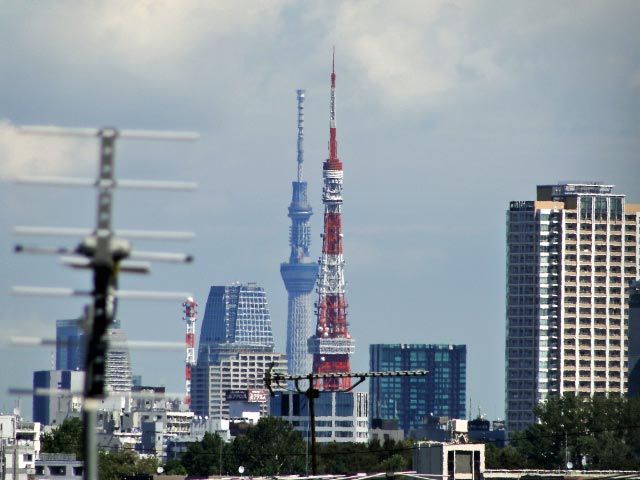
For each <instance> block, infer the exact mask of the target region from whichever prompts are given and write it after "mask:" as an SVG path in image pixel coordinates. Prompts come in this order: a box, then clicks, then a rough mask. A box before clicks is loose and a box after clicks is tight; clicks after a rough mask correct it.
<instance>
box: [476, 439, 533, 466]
mask: <svg viewBox="0 0 640 480" xmlns="http://www.w3.org/2000/svg"><path fill="white" fill-rule="evenodd" d="M527 465H528V463H527V458H526V457H525V456H524V455H522V453H520V450H518V449H517V448H515V447H512V446H511V445H507V446H506V447H504V448H498V447H496V446H495V445H494V444H492V443H487V444H486V445H485V467H486V468H492V469H508V470H509V469H518V468H525V467H526V466H527Z"/></svg>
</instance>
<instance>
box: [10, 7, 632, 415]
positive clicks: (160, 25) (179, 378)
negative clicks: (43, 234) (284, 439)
mask: <svg viewBox="0 0 640 480" xmlns="http://www.w3.org/2000/svg"><path fill="white" fill-rule="evenodd" d="M225 5H226V6H225V7H224V8H222V7H221V6H220V4H218V3H217V2H205V3H197V2H191V1H185V2H180V4H179V5H171V4H163V5H154V6H150V7H149V8H135V7H133V6H131V5H130V2H125V1H124V0H114V1H112V2H105V1H101V2H95V3H91V4H77V3H71V2H64V1H63V2H39V3H38V4H37V5H34V4H31V3H20V2H10V3H9V4H7V5H6V6H5V8H3V15H2V16H1V17H0V51H1V52H2V56H3V59H4V60H3V61H4V69H3V73H4V74H3V75H2V78H0V87H1V88H0V101H1V103H2V105H3V113H2V115H1V119H0V159H1V161H0V176H1V177H2V178H3V179H6V178H8V177H12V176H15V175H26V174H50V175H60V176H92V175H95V172H96V167H97V158H96V156H97V148H96V145H95V143H94V142H93V141H92V140H74V139H70V138H62V139H57V138H36V137H27V136H21V135H18V134H17V132H16V130H15V128H14V126H15V125H22V124H57V125H64V126H77V127H83V126H103V125H114V126H116V127H120V128H153V129H167V130H177V129H186V130H197V131H199V132H200V134H201V140H200V141H199V142H198V143H197V144H194V145H188V146H185V145H179V146H174V145H164V144H163V145H160V144H158V143H151V142H135V143H134V142H126V141H122V142H120V143H119V144H118V148H117V152H116V162H117V164H116V174H117V176H118V177H120V178H134V179H135V178H153V179H173V180H197V181H198V182H199V189H198V190H197V191H196V192H195V193H189V194H183V193H162V194H160V193H153V192H152V193H139V192H130V191H118V192H116V196H115V208H116V209H115V218H116V226H117V227H118V228H131V229H147V228H148V229H160V230H165V229H166V230H187V231H191V230H193V231H195V232H196V234H197V235H196V238H195V240H194V241H193V242H191V243H189V244H185V245H182V244H177V243H173V242H162V243H156V242H153V243H152V242H147V241H138V242H134V244H135V246H136V247H138V248H141V249H145V250H153V249H158V250H169V251H183V250H184V251H188V252H190V253H193V254H194V257H195V262H194V264H193V265H190V266H176V265H164V264H162V265H161V264H159V265H154V266H153V272H152V274H151V275H148V276H139V277H138V276H136V277H134V276H126V275H123V276H122V278H121V279H120V285H121V287H122V288H126V289H148V290H175V291H185V292H192V293H193V294H194V296H195V298H196V300H197V301H198V302H199V303H200V304H201V305H202V306H203V305H204V302H205V299H206V297H207V294H208V289H209V286H210V285H212V284H215V285H225V284H230V283H232V282H233V281H236V280H242V281H249V280H253V281H256V282H258V283H259V284H260V285H261V286H263V287H264V289H265V291H266V293H267V295H268V296H269V300H270V305H269V306H270V310H271V317H272V323H273V336H274V342H275V348H276V350H277V351H280V352H284V351H285V342H286V318H287V306H288V305H287V304H288V299H287V293H286V290H285V289H284V288H283V285H282V278H281V276H280V272H279V263H280V262H281V261H282V260H283V259H286V258H287V256H288V255H289V253H290V249H289V247H288V246H287V228H288V227H289V224H290V219H289V218H287V216H286V214H285V212H284V211H283V210H284V208H285V207H286V205H288V203H289V202H290V200H291V197H290V195H291V190H290V181H291V176H292V173H293V172H292V167H293V165H292V163H291V162H292V159H293V158H294V157H295V154H296V151H295V145H294V142H293V138H294V137H295V135H296V121H295V118H294V116H293V115H292V112H294V111H295V107H296V103H295V100H296V99H295V90H296V89H298V88H300V87H304V88H305V90H306V98H305V106H306V107H305V153H306V158H305V177H304V178H305V181H307V182H308V189H307V191H308V198H309V201H310V203H311V204H312V205H314V206H316V212H317V211H318V210H317V208H319V206H320V201H321V195H322V184H321V183H322V162H323V161H324V159H325V158H326V156H327V155H326V152H327V138H326V137H327V126H328V121H327V76H326V73H327V58H328V56H330V54H331V47H332V46H333V45H335V46H336V69H337V71H338V72H339V75H340V86H339V87H340V89H339V91H338V98H337V101H338V104H339V109H340V111H339V128H340V144H339V148H340V154H341V156H342V157H343V158H344V159H345V160H346V161H348V168H347V169H345V178H344V192H345V195H344V197H345V198H344V200H345V208H344V211H343V212H342V214H343V218H344V235H345V243H344V248H345V256H346V258H347V261H348V267H347V268H348V270H347V278H348V284H347V288H348V300H349V321H350V326H349V328H350V333H351V335H353V337H354V338H356V339H357V341H358V345H359V347H358V349H357V350H356V352H355V354H354V355H353V356H352V358H351V368H352V369H353V370H366V369H367V367H368V351H367V346H368V345H369V344H373V343H385V342H394V343H413V342H419V343H454V344H458V343H459V344H466V345H467V348H468V350H467V361H468V372H467V375H468V384H467V392H468V395H469V396H470V397H471V398H473V403H474V405H476V406H478V405H479V406H481V407H482V410H483V411H484V412H486V413H487V415H488V416H489V417H491V418H496V417H501V416H503V415H504V392H505V385H504V368H505V367H504V365H505V363H504V345H505V308H506V304H505V282H506V280H505V279H506V271H505V266H506V262H505V235H506V233H505V232H506V230H505V217H504V210H505V205H507V204H508V202H509V201H511V200H513V199H522V198H524V199H526V198H531V195H532V194H531V192H532V190H531V189H532V186H533V185H537V184H549V183H554V182H556V181H557V180H558V179H571V178H576V177H578V178H588V179H589V178H593V179H598V180H602V181H604V182H607V183H610V184H613V185H616V191H620V192H624V193H625V194H626V195H627V196H628V197H629V198H630V199H638V198H640V192H639V191H638V185H640V169H638V152H639V151H640V125H639V120H638V98H639V95H640V64H639V63H638V58H637V51H638V48H639V47H640V38H639V37H638V34H637V19H638V18H639V17H640V4H638V3H637V2H623V1H614V2H606V3H605V2H602V3H599V2H596V3H589V4H581V6H580V8H576V6H575V5H574V4H571V3H568V4H563V3H554V4H545V5H542V6H540V5H538V4H533V3H531V2H505V3H499V4H496V3H494V2H486V1H485V2H474V3H472V4H460V5H457V4H455V3H451V2H446V1H434V2H411V1H409V2H400V3H398V2H395V3H390V2H382V1H380V2H378V1H376V0H374V1H372V2H368V3H367V4H361V3H357V2H350V1H345V2H340V3H339V4H332V3H324V2H316V3H308V2H305V3H298V2H289V1H282V2H280V1H276V2H268V3H265V4H260V3H256V4H254V6H253V7H252V8H251V9H247V8H246V7H245V6H243V5H240V4H238V5H236V4H234V3H232V2H229V3H227V4H225ZM70 52H72V53H70ZM0 202H1V204H2V205H3V210H2V213H3V214H2V215H0V230H1V231H2V232H3V234H2V235H0V264H2V265H3V275H2V276H0V328H1V329H2V332H3V339H7V338H9V337H11V336H14V335H15V336H19V335H23V336H24V335H35V336H42V337H46V338H48V339H53V338H54V337H55V321H56V320H57V319H61V318H75V317H79V316H80V315H81V314H82V311H83V305H84V303H85V302H86V299H83V298H80V297H78V298H67V299H54V298H33V299H31V298H30V299H28V301H27V300H25V299H24V298H20V297H15V296H12V295H10V294H9V292H10V288H11V286H12V285H43V286H60V287H73V288H78V289H83V290H85V289H87V288H89V285H90V282H91V280H90V278H89V276H87V274H86V272H82V271H76V270H73V271H71V270H68V269H65V268H63V267H61V266H60V265H59V263H58V261H57V259H56V258H55V257H51V256H27V255H19V256H18V255H15V254H14V253H12V252H13V245H14V244H15V243H16V242H17V241H18V240H19V239H17V238H16V237H14V236H13V235H11V232H12V229H13V227H14V226H15V225H53V226H69V227H76V226H77V227H87V226H90V225H92V221H93V218H94V216H95V192H93V191H90V190H89V189H86V190H85V189H72V190H61V189H56V188H39V187H38V188H36V187H23V186H17V185H15V184H12V183H3V184H2V188H0ZM322 220H323V219H322V215H314V216H313V217H312V218H311V219H310V223H309V225H310V228H311V231H312V232H315V233H314V234H313V238H312V244H311V248H310V257H311V258H314V259H315V258H318V257H319V256H320V241H319V236H318V235H319V233H320V232H321V231H322V228H321V224H322ZM78 241H79V239H71V238H59V239H53V240H52V239H46V238H42V239H40V240H38V239H34V240H33V243H36V244H41V245H50V246H52V247H58V246H66V247H70V248H73V247H75V246H76V244H77V242H78ZM118 309H119V312H118V315H119V317H120V318H122V319H124V320H125V324H123V328H124V330H125V331H126V334H127V336H128V338H130V339H131V340H157V341H175V342H180V343H182V342H184V323H183V322H182V320H181V317H182V312H181V306H180V302H175V303H166V302H138V301H129V300H122V301H121V302H119V305H118ZM52 350H53V347H51V348H18V347H15V346H7V345H3V346H2V347H0V364H2V365H3V367H4V368H3V369H2V371H1V372H0V410H3V411H5V412H8V411H11V410H12V409H13V408H14V407H15V406H16V402H17V400H18V399H17V398H15V397H11V396H9V395H8V394H7V389H8V388H11V387H21V388H29V386H30V385H31V378H32V372H33V371H35V370H43V369H48V368H50V365H51V353H52ZM131 363H132V366H133V371H134V373H135V374H141V375H142V376H143V377H144V379H145V383H146V384H150V385H160V384H162V385H166V387H167V391H170V392H182V391H183V389H184V351H182V350H180V351H166V352H165V351H163V352H154V351H148V350H144V351H143V350H132V352H131ZM363 388H365V389H366V388H367V387H366V386H365V387H363ZM21 402H22V407H23V411H24V412H25V414H26V415H27V416H29V415H30V407H29V406H28V404H29V403H30V399H28V398H22V400H21Z"/></svg>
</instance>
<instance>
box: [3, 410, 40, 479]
mask: <svg viewBox="0 0 640 480" xmlns="http://www.w3.org/2000/svg"><path fill="white" fill-rule="evenodd" d="M41 434H42V427H41V425H40V423H39V422H26V421H24V420H23V419H22V417H20V414H19V412H17V411H16V412H14V413H13V414H11V415H0V480H5V479H7V480H8V479H11V480H27V479H28V478H29V477H30V476H32V475H33V474H34V473H35V461H36V459H37V458H38V456H39V455H40V435H41Z"/></svg>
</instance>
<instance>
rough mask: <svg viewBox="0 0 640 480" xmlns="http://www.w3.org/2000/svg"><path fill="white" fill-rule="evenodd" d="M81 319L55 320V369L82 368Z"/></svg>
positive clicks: (82, 342)
mask: <svg viewBox="0 0 640 480" xmlns="http://www.w3.org/2000/svg"><path fill="white" fill-rule="evenodd" d="M81 321H82V320H81V319H78V318H76V319H73V320H58V321H56V370H84V360H85V359H84V330H83V329H82V325H81V324H80V322H81Z"/></svg>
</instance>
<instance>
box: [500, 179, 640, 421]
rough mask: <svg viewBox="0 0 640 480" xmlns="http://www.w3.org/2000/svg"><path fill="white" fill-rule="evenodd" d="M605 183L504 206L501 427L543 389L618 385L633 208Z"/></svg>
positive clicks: (546, 188) (634, 236)
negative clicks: (503, 414)
mask: <svg viewBox="0 0 640 480" xmlns="http://www.w3.org/2000/svg"><path fill="white" fill-rule="evenodd" d="M613 189H614V187H613V185H606V184H603V183H598V182H584V183H559V184H557V185H540V186H538V189H537V198H536V200H534V201H513V202H511V203H510V205H509V209H508V211H507V292H506V300H507V302H506V303H507V311H506V320H507V321H506V352H505V353H506V422H507V424H506V427H507V431H509V432H511V431H517V430H521V429H523V428H525V427H527V426H528V425H530V424H532V423H533V422H534V421H535V418H534V414H533V407H534V406H535V405H536V404H537V403H538V402H540V401H543V400H545V399H546V398H548V397H549V396H552V395H565V394H571V395H578V396H594V395H612V394H614V395H622V394H624V393H625V392H626V389H627V386H626V371H627V364H626V355H625V351H626V339H627V327H626V324H627V320H628V311H629V308H628V306H627V303H626V301H625V295H626V289H627V288H628V287H629V285H630V283H631V282H632V281H633V280H635V279H636V278H637V276H638V269H639V259H640V256H639V255H638V236H639V235H638V224H639V217H640V205H637V204H635V205H633V204H629V203H626V199H625V196H624V195H623V194H619V193H615V192H614V191H613Z"/></svg>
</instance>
